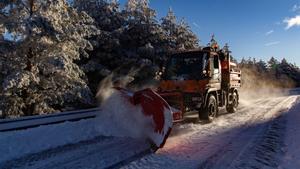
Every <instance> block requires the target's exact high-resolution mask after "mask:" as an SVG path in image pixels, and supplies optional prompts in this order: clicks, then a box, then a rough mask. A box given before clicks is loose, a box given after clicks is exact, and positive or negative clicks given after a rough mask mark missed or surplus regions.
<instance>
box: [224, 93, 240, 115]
mask: <svg viewBox="0 0 300 169" xmlns="http://www.w3.org/2000/svg"><path fill="white" fill-rule="evenodd" d="M232 97H233V98H232V103H231V104H229V105H227V106H226V110H227V112H228V113H235V112H236V109H237V107H238V97H237V94H236V92H234V93H233V95H232Z"/></svg>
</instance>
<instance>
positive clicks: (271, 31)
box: [266, 30, 274, 36]
mask: <svg viewBox="0 0 300 169" xmlns="http://www.w3.org/2000/svg"><path fill="white" fill-rule="evenodd" d="M272 33H274V30H270V31H268V32H266V36H269V35H271V34H272Z"/></svg>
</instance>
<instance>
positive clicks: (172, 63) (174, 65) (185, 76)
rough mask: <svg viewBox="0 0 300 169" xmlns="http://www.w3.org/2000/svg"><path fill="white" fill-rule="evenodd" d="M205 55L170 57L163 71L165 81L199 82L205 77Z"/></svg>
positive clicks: (190, 54)
mask: <svg viewBox="0 0 300 169" xmlns="http://www.w3.org/2000/svg"><path fill="white" fill-rule="evenodd" d="M206 64H207V53H202V52H195V53H194V52H193V53H180V54H176V55H173V56H171V58H170V60H169V61H168V63H167V67H166V70H165V75H164V79H165V80H199V79H203V78H204V77H205V75H204V74H203V70H204V69H205V68H206Z"/></svg>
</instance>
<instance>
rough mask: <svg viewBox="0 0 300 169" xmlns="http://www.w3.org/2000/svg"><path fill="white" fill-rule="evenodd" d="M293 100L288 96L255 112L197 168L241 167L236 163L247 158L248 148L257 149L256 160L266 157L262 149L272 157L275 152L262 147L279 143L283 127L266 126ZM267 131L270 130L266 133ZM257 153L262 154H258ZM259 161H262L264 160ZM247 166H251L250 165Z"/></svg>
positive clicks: (241, 165) (293, 99)
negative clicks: (271, 127) (270, 127)
mask: <svg viewBox="0 0 300 169" xmlns="http://www.w3.org/2000/svg"><path fill="white" fill-rule="evenodd" d="M295 100H296V99H295V97H288V98H286V99H284V100H283V101H281V102H280V103H277V104H275V106H274V107H272V108H271V109H270V110H268V111H267V113H266V114H263V113H257V114H256V115H254V116H252V118H251V119H250V120H249V121H248V122H247V123H246V124H244V125H243V126H244V129H243V130H241V131H240V132H239V133H238V134H237V135H236V136H237V137H235V138H233V139H232V140H231V141H230V142H228V143H227V144H225V145H224V146H223V147H224V148H222V149H220V150H219V151H217V152H216V153H215V154H213V155H211V156H210V157H209V158H208V159H207V160H205V161H204V163H202V164H200V166H199V168H201V169H208V168H234V167H235V166H240V167H237V168H243V167H245V165H243V164H238V163H240V162H242V161H245V159H248V158H249V154H251V153H248V151H249V150H251V151H252V150H254V149H255V150H257V151H256V153H254V154H257V156H256V157H253V158H255V159H256V160H261V159H264V158H267V157H265V156H264V155H266V154H265V153H262V152H263V151H266V152H268V154H269V156H268V159H270V158H271V157H272V158H273V155H274V154H276V153H277V152H276V151H274V152H272V153H273V154H272V153H271V152H270V151H268V150H265V149H264V148H262V147H265V148H266V149H268V148H269V147H268V144H269V143H270V142H272V143H273V142H274V146H275V145H277V143H278V144H281V141H280V139H282V137H278V136H281V135H280V134H281V133H282V130H284V128H282V126H280V127H277V128H276V127H273V130H269V128H268V126H270V125H271V124H273V121H276V120H274V119H277V118H278V116H279V115H280V114H282V111H283V110H282V109H284V107H290V106H288V105H289V104H291V102H294V101H295ZM279 119H281V118H279ZM266 120H271V121H269V122H266ZM257 122H259V123H257ZM253 124H255V125H253ZM275 124H276V125H275ZM277 124H278V123H275V122H274V126H278V125H277ZM275 129H277V130H275ZM269 131H272V132H271V133H268V132H269ZM272 134H273V135H272ZM263 138H265V139H264V140H265V141H266V142H264V141H262V139H263ZM268 139H269V140H268ZM272 139H274V140H272ZM259 143H261V144H259ZM263 143H265V144H263ZM275 143H276V144H275ZM258 145H261V147H259V146H258ZM258 154H263V155H262V156H259V155H258ZM261 161H262V162H263V161H264V160H261ZM269 161H271V160H269ZM273 161H274V160H273ZM249 166H251V167H252V168H253V166H252V165H249ZM251 167H250V168H251ZM254 168H255V167H254Z"/></svg>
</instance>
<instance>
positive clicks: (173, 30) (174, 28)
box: [161, 8, 199, 50]
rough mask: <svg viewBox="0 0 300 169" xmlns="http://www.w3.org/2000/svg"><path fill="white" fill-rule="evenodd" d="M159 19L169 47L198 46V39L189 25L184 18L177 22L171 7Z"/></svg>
mask: <svg viewBox="0 0 300 169" xmlns="http://www.w3.org/2000/svg"><path fill="white" fill-rule="evenodd" d="M161 20H162V27H163V29H164V30H165V32H166V35H167V37H168V46H169V47H170V48H171V49H173V50H178V49H193V48H197V47H199V44H198V42H199V39H198V38H197V36H196V35H195V34H194V33H193V32H192V31H191V28H190V26H189V25H188V24H187V22H186V21H185V20H184V19H182V20H181V21H180V22H179V23H177V19H176V16H175V14H174V12H173V11H172V9H171V8H170V9H169V11H168V13H167V15H166V16H165V17H163V18H162V19H161Z"/></svg>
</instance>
